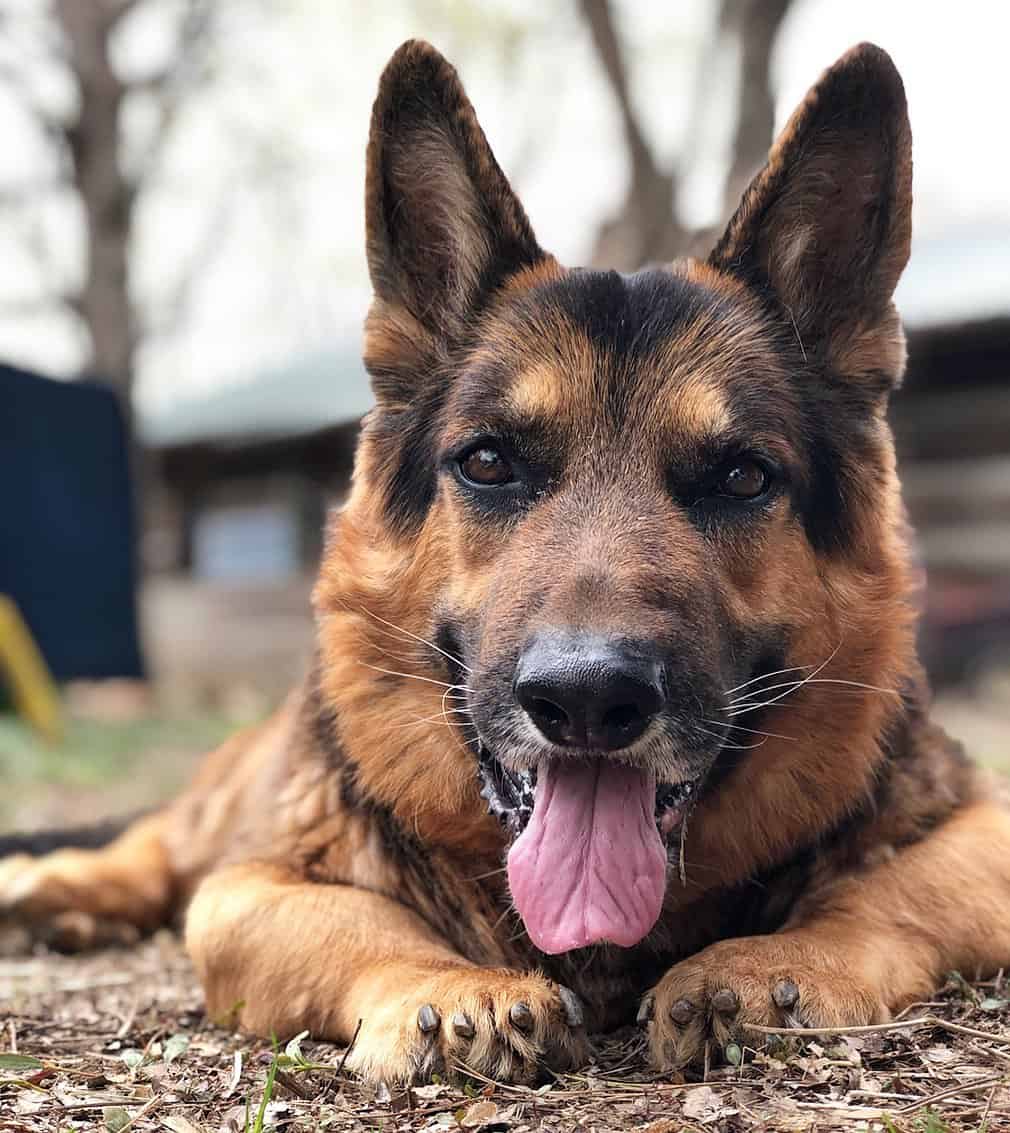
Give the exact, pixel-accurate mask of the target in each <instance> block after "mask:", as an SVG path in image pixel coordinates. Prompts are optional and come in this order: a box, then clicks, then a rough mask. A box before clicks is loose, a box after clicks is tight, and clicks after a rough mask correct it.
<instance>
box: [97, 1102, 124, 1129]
mask: <svg viewBox="0 0 1010 1133" xmlns="http://www.w3.org/2000/svg"><path fill="white" fill-rule="evenodd" d="M102 1117H103V1118H104V1119H105V1128H106V1129H108V1131H109V1133H119V1131H120V1130H121V1129H125V1128H126V1127H127V1125H129V1124H130V1115H129V1114H128V1113H127V1112H126V1110H125V1109H123V1107H122V1106H121V1105H110V1106H106V1108H105V1109H103V1110H102Z"/></svg>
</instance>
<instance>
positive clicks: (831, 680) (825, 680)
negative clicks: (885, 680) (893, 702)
mask: <svg viewBox="0 0 1010 1133" xmlns="http://www.w3.org/2000/svg"><path fill="white" fill-rule="evenodd" d="M808 684H812V685H848V686H849V687H850V688H857V689H866V690H868V691H869V692H879V693H881V694H882V695H884V696H897V697H899V698H900V696H901V693H900V692H898V691H896V690H895V689H893V688H881V687H880V686H879V685H868V684H863V682H862V681H846V680H842V679H841V678H838V677H821V678H819V679H811V680H805V681H797V682H795V683H794V684H790V685H789V687H788V688H787V690H786V691H785V692H783V693H780V694H779V695H778V696H773V697H772V699H771V700H766V701H764V702H763V703H758V704H746V703H745V704H743V705H736V706H733V707H732V708H731V709H727V710H726V714H727V715H728V716H740V715H743V713H745V712H753V711H754V710H755V709H757V708H765V707H767V706H768V705H769V704H774V703H775V702H776V701H778V700H781V699H782V698H783V697H785V696H789V695H790V694H791V693H793V692H795V691H796V689H798V688H802V687H803V685H808ZM783 687H784V686H783V685H773V686H772V688H770V689H768V691H769V692H771V691H772V690H773V689H775V688H783Z"/></svg>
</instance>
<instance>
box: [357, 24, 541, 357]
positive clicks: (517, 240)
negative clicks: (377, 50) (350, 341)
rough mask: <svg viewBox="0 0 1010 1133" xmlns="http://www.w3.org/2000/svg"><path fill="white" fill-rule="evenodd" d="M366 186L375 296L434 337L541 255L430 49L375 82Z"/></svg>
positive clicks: (420, 48)
mask: <svg viewBox="0 0 1010 1133" xmlns="http://www.w3.org/2000/svg"><path fill="white" fill-rule="evenodd" d="M367 165H368V173H367V181H366V187H365V214H366V230H367V245H368V247H367V250H368V268H369V273H370V274H371V277H372V286H373V288H374V291H375V295H376V298H377V299H378V300H379V301H380V302H384V303H386V304H389V305H391V306H393V307H394V308H399V309H405V310H406V311H407V312H408V313H409V315H410V316H413V319H414V320H416V322H417V323H419V324H421V326H422V327H423V328H424V329H425V331H427V332H428V333H429V334H432V335H434V336H435V337H436V338H437V339H441V340H449V341H452V340H453V339H454V338H457V337H458V336H459V335H460V334H461V333H463V332H465V330H466V326H467V323H468V320H469V318H470V316H472V314H473V313H474V311H475V310H476V309H477V308H478V307H479V306H480V305H481V303H482V302H483V301H484V300H485V299H486V298H487V297H488V295H490V294H491V293H492V292H493V291H494V290H495V289H496V288H498V287H499V286H500V285H501V284H502V283H503V282H504V281H505V280H506V279H507V278H508V276H509V275H511V274H513V273H514V272H516V271H518V270H520V269H521V268H523V267H528V266H530V265H532V264H535V263H536V262H538V261H539V260H542V259H543V258H544V253H543V252H542V251H541V250H540V248H539V247H538V245H537V242H536V239H535V238H534V236H533V231H532V229H531V228H530V224H529V221H528V220H527V219H526V214H525V213H524V212H523V208H522V205H521V204H520V203H519V200H518V198H517V197H516V196H515V194H514V193H513V192H512V189H511V187H510V186H509V183H508V181H507V180H506V178H505V175H504V174H503V173H502V171H501V169H500V168H499V166H498V163H497V162H496V161H495V158H494V154H493V153H492V152H491V147H490V146H489V145H488V143H487V139H486V138H485V137H484V132H483V130H482V129H481V128H480V124H479V123H478V121H477V116H476V114H475V113H474V110H473V107H472V106H471V105H470V100H469V99H468V98H467V96H466V93H465V91H464V90H463V85H462V83H461V82H460V80H459V76H458V75H457V74H456V71H455V70H454V69H453V67H452V66H451V65H450V64H449V63H448V62H447V61H446V60H445V59H444V58H443V57H442V55H440V54H439V53H438V52H437V51H436V50H435V48H434V47H432V46H431V45H430V44H428V43H424V42H423V41H421V40H410V41H408V42H407V43H405V44H404V45H403V46H402V47H401V48H400V49H399V50H398V51H397V52H396V53H395V55H393V57H392V59H390V61H389V63H388V64H387V66H386V69H385V71H384V72H383V75H382V78H381V79H380V81H379V93H378V96H377V97H376V100H375V105H374V107H373V110H372V126H371V133H370V135H369V141H368V162H367Z"/></svg>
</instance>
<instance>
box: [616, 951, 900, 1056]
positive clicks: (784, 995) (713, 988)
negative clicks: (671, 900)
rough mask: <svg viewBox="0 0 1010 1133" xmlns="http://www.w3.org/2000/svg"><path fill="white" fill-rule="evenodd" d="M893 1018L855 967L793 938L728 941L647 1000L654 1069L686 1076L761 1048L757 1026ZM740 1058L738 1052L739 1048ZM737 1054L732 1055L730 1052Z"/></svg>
mask: <svg viewBox="0 0 1010 1133" xmlns="http://www.w3.org/2000/svg"><path fill="white" fill-rule="evenodd" d="M888 1018H890V1011H889V1009H888V1006H887V1004H886V1003H885V1002H884V1001H883V998H882V997H881V996H879V995H877V994H876V993H874V992H873V991H872V990H871V989H870V988H868V987H866V986H863V985H862V984H861V983H860V980H859V976H858V974H857V973H855V972H853V970H852V965H851V957H850V958H849V962H847V961H846V958H845V957H843V956H841V955H839V954H838V953H837V952H832V951H831V950H830V948H827V947H824V946H822V945H821V944H819V943H817V942H812V941H809V940H803V939H802V938H799V937H789V936H785V935H778V936H777V935H772V936H754V937H742V938H740V939H737V940H724V941H720V942H719V943H718V944H713V945H711V946H710V947H708V948H706V949H704V950H703V951H701V952H699V953H698V954H697V955H696V956H692V957H691V958H690V959H689V960H685V961H683V962H682V963H680V964H677V965H675V966H674V967H673V968H671V969H670V971H668V972H667V973H666V975H665V976H664V977H663V978H662V979H661V980H660V981H659V983H658V984H657V985H656V986H655V988H653V989H652V991H650V992H648V993H647V994H646V996H645V997H644V998H643V1000H642V1004H641V1008H640V1010H639V1021H640V1022H644V1023H646V1024H647V1028H648V1036H649V1048H650V1054H651V1059H652V1062H653V1065H654V1066H655V1067H656V1068H657V1069H660V1070H680V1069H683V1068H685V1067H687V1066H690V1065H700V1064H702V1063H703V1062H704V1060H705V1058H706V1047H707V1048H708V1057H709V1058H710V1059H711V1060H712V1061H713V1062H718V1061H722V1060H723V1059H725V1058H727V1057H729V1058H734V1057H735V1056H736V1055H737V1053H739V1054H740V1055H741V1056H742V1053H743V1051H744V1050H745V1049H747V1048H750V1049H760V1048H761V1047H763V1046H764V1045H765V1044H766V1042H767V1039H768V1036H767V1035H764V1034H762V1033H761V1032H759V1031H754V1030H753V1029H752V1028H754V1027H843V1026H856V1025H860V1024H865V1023H877V1022H882V1021H885V1020H887V1019H888ZM734 1045H735V1046H736V1047H737V1051H734V1050H733V1046H734ZM727 1048H729V1052H727Z"/></svg>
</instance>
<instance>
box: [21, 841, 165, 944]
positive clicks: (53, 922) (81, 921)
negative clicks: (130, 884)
mask: <svg viewBox="0 0 1010 1133" xmlns="http://www.w3.org/2000/svg"><path fill="white" fill-rule="evenodd" d="M95 861H96V857H95V855H94V854H90V853H89V852H88V851H85V850H59V851H56V852H55V853H52V854H46V855H44V856H42V857H38V858H35V857H30V856H29V855H26V854H15V855H12V856H10V857H6V858H0V928H3V929H4V930H5V933H4V935H5V937H6V938H7V939H14V938H15V936H17V938H18V939H19V940H22V941H23V942H24V944H25V945H27V944H30V943H31V942H33V941H39V942H42V943H44V944H47V945H48V946H49V947H51V948H56V949H58V950H60V951H66V952H75V951H80V950H82V949H88V948H98V947H103V946H106V945H122V944H132V943H134V942H135V941H136V940H137V939H138V938H139V936H140V935H141V930H142V928H143V927H144V925H145V915H146V911H147V906H148V904H150V903H152V901H153V899H155V895H154V894H153V893H152V894H147V893H146V892H145V893H142V894H141V895H140V897H139V898H137V899H136V900H134V902H133V904H134V907H135V908H136V909H137V913H138V915H137V916H136V917H127V916H124V915H122V907H123V904H124V894H123V891H122V890H123V887H122V886H118V885H117V884H116V879H115V878H114V877H110V876H108V874H107V873H106V872H104V871H102V870H100V869H95Z"/></svg>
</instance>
